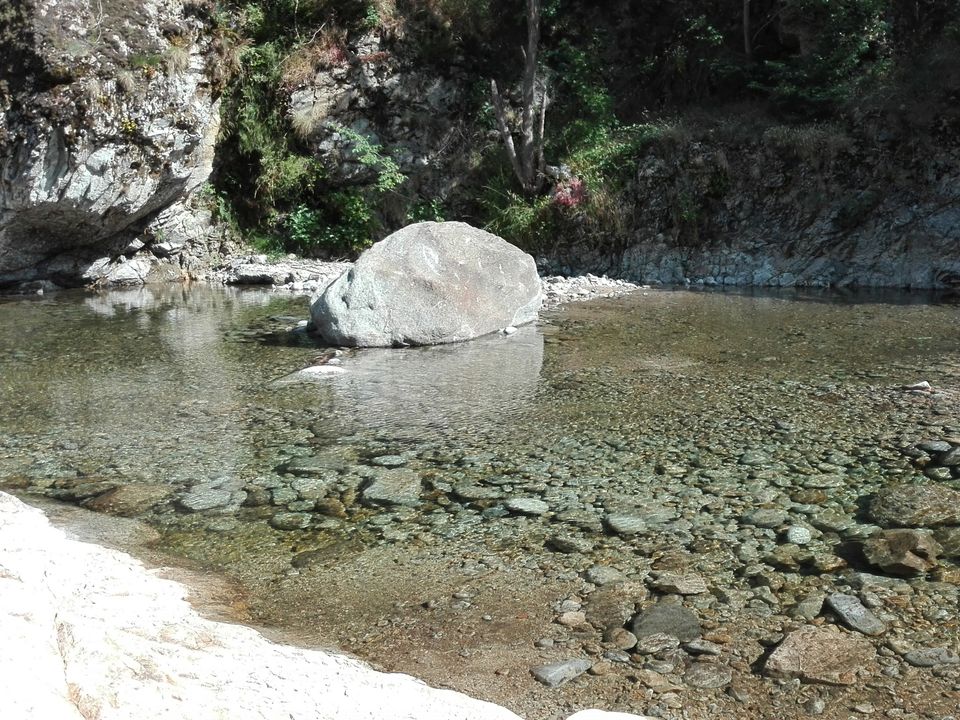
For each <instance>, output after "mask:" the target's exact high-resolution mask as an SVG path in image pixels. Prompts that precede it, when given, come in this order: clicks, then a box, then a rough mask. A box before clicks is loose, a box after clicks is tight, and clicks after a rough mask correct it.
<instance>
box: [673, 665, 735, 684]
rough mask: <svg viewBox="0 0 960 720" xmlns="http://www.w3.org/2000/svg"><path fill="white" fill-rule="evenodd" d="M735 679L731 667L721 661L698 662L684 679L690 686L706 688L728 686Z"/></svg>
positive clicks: (691, 667)
mask: <svg viewBox="0 0 960 720" xmlns="http://www.w3.org/2000/svg"><path fill="white" fill-rule="evenodd" d="M732 679H733V673H732V672H731V670H730V668H729V667H728V666H726V665H721V664H720V663H711V662H697V663H694V664H693V665H691V666H690V669H689V670H687V672H686V673H685V674H684V676H683V681H684V682H685V683H686V684H687V685H689V686H690V687H695V688H701V689H704V690H710V689H716V688H722V687H726V686H727V685H729V684H730V681H731V680H732Z"/></svg>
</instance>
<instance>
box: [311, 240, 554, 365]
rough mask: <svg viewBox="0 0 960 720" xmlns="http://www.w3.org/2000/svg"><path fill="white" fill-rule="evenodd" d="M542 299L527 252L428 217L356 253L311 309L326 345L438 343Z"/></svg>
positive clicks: (486, 328)
mask: <svg viewBox="0 0 960 720" xmlns="http://www.w3.org/2000/svg"><path fill="white" fill-rule="evenodd" d="M542 299H543V294H542V290H541V285H540V279H539V276H538V275H537V268H536V264H535V263H534V260H533V258H532V257H530V256H529V255H527V254H526V253H524V252H523V251H521V250H519V249H518V248H516V247H514V246H513V245H510V244H509V243H507V242H506V241H505V240H502V239H501V238H499V237H497V236H496V235H492V234H491V233H488V232H485V231H483V230H478V229H477V228H474V227H471V226H470V225H467V224H465V223H457V222H446V223H432V222H427V223H417V224H415V225H409V226H407V227H405V228H403V229H401V230H398V231H397V232H395V233H393V234H392V235H390V236H389V237H387V238H386V239H384V240H382V241H380V242H379V243H377V244H376V245H374V246H373V247H372V248H370V249H369V250H367V251H366V252H365V253H363V254H362V255H361V256H360V258H359V259H358V260H357V262H356V263H355V264H354V266H353V268H351V269H350V270H348V271H347V272H345V273H344V274H343V275H341V276H340V277H339V278H338V279H337V280H335V281H334V282H333V283H332V284H331V285H330V286H329V287H328V288H327V289H326V291H324V293H323V295H321V296H320V298H319V299H318V300H317V301H316V302H315V303H314V304H313V307H312V308H311V316H312V321H313V325H314V328H315V330H316V331H317V333H319V335H320V336H321V337H322V338H323V339H324V340H325V341H326V342H328V343H330V344H332V345H343V346H350V347H391V346H392V347H402V346H407V345H438V344H441V343H451V342H460V341H463V340H470V339H472V338H475V337H479V336H481V335H486V334H488V333H492V332H496V331H498V330H502V329H504V328H507V327H510V326H516V325H523V324H525V323H528V322H532V321H533V320H535V319H536V317H537V312H538V311H539V310H540V305H541V303H542Z"/></svg>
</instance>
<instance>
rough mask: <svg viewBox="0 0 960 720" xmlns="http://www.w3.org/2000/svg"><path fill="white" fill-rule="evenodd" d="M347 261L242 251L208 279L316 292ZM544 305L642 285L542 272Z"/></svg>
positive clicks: (617, 293)
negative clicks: (270, 256)
mask: <svg viewBox="0 0 960 720" xmlns="http://www.w3.org/2000/svg"><path fill="white" fill-rule="evenodd" d="M351 265H352V263H349V262H328V261H322V260H306V259H302V258H295V257H293V256H291V257H287V258H285V259H283V260H273V261H271V260H270V259H269V258H268V257H267V256H266V255H242V256H239V257H237V258H234V259H233V260H231V261H230V262H228V263H227V264H225V265H223V266H221V267H220V268H218V269H216V270H215V271H214V272H213V273H212V274H211V275H210V277H209V280H210V281H211V282H213V283H216V284H221V285H255V286H271V287H272V288H273V289H274V290H276V291H278V292H289V293H294V294H304V295H310V296H317V295H319V294H320V293H321V292H323V290H324V289H325V288H326V287H327V285H329V284H330V283H331V282H333V281H334V280H335V279H336V278H338V277H339V276H340V275H341V274H343V273H344V272H345V271H346V270H348V269H349V268H350V267H351ZM540 279H541V283H542V286H543V309H544V310H551V309H555V308H557V307H559V306H561V305H563V304H565V303H568V302H582V301H587V300H594V299H597V298H603V297H608V298H612V297H619V296H621V295H625V294H627V293H631V292H633V291H635V290H639V289H643V288H644V287H648V286H643V285H638V284H636V283H632V282H628V281H626V280H618V279H612V278H608V277H606V276H598V275H594V274H592V273H586V274H583V275H551V274H543V273H541V278H540Z"/></svg>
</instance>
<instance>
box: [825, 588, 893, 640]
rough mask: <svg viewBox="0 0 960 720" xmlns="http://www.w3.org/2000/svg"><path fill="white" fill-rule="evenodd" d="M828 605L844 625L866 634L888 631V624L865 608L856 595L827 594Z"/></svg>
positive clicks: (878, 633)
mask: <svg viewBox="0 0 960 720" xmlns="http://www.w3.org/2000/svg"><path fill="white" fill-rule="evenodd" d="M827 606H828V607H829V608H830V609H831V610H833V612H835V613H836V614H837V616H838V617H839V618H840V620H842V621H843V623H844V625H846V626H847V627H849V628H851V629H853V630H856V631H857V632H861V633H863V634H864V635H882V634H883V633H885V632H886V631H887V624H886V623H885V622H883V621H882V620H880V618H878V617H877V616H876V615H874V614H873V613H872V612H870V610H868V609H867V608H865V607H864V606H863V603H861V602H860V600H859V599H858V598H857V597H856V596H855V595H844V594H843V593H833V594H831V595H828V596H827Z"/></svg>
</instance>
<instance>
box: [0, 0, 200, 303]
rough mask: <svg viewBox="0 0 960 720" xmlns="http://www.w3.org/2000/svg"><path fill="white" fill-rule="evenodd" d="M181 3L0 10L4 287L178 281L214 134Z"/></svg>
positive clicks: (103, 0)
mask: <svg viewBox="0 0 960 720" xmlns="http://www.w3.org/2000/svg"><path fill="white" fill-rule="evenodd" d="M200 10H201V8H199V7H197V6H185V5H184V4H183V3H181V2H180V0H142V1H133V0H100V1H99V2H95V3H91V2H85V1H82V0H13V2H12V4H10V5H9V6H8V7H7V8H6V9H4V10H0V61H2V62H0V285H9V284H11V283H17V282H24V281H30V280H34V279H37V278H48V279H52V280H54V281H55V282H60V283H66V284H75V283H77V282H108V283H114V284H122V283H139V282H142V281H143V280H144V279H146V278H151V277H156V278H162V277H176V276H179V275H180V273H181V271H182V269H189V268H190V267H191V266H192V265H193V264H194V263H195V262H196V261H195V260H194V259H193V258H195V257H196V256H197V255H202V254H204V253H205V252H206V251H207V249H208V244H209V233H210V228H209V215H206V216H205V215H204V213H203V212H202V211H193V210H191V209H190V206H191V202H190V201H189V197H190V195H191V193H193V192H194V191H196V190H197V189H198V188H199V187H200V186H201V185H202V183H204V181H205V180H206V179H207V177H208V176H209V174H210V170H211V166H212V161H213V144H214V139H215V136H216V134H217V130H218V126H219V112H218V103H217V101H216V100H215V99H214V97H213V93H212V92H211V88H210V83H209V81H208V73H207V56H208V55H209V38H208V37H206V35H205V32H204V22H203V20H202V19H201V17H199V15H198V13H199V12H200Z"/></svg>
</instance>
